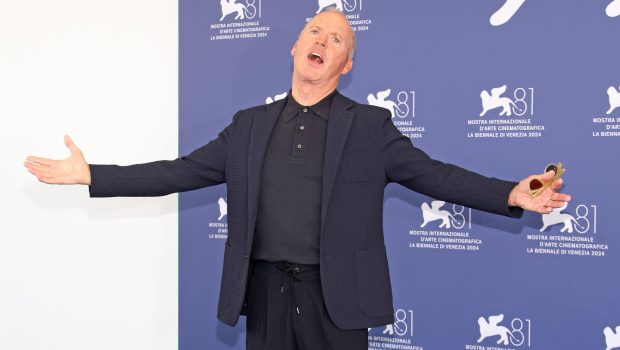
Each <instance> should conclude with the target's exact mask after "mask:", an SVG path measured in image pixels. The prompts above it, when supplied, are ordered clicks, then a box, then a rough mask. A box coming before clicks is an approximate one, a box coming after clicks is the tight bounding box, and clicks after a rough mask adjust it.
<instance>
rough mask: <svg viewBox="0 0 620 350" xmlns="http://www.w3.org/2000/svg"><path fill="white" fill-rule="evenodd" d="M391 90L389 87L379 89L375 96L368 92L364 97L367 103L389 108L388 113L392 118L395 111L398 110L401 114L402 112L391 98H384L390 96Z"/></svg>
mask: <svg viewBox="0 0 620 350" xmlns="http://www.w3.org/2000/svg"><path fill="white" fill-rule="evenodd" d="M391 91H392V90H390V89H387V90H383V91H379V92H377V97H375V95H373V94H368V97H366V99H367V100H368V104H369V105H373V106H377V107H383V108H385V109H387V110H389V111H390V113H391V114H392V118H394V115H395V112H396V111H398V113H399V114H401V115H402V114H403V111H401V110H400V108H398V105H397V104H396V102H394V101H392V100H386V98H387V97H388V96H390V92H391Z"/></svg>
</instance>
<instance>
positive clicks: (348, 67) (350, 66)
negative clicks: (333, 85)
mask: <svg viewBox="0 0 620 350" xmlns="http://www.w3.org/2000/svg"><path fill="white" fill-rule="evenodd" d="M351 69H353V59H351V58H349V60H348V61H347V63H346V64H345V65H344V68H342V71H340V75H345V74H347V73H349V72H350V71H351Z"/></svg>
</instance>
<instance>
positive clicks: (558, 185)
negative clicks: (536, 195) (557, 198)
mask: <svg viewBox="0 0 620 350" xmlns="http://www.w3.org/2000/svg"><path fill="white" fill-rule="evenodd" d="M563 184H564V180H562V178H559V179H557V180H555V181H553V183H552V184H551V189H552V190H554V191H557V190H559V189H560V188H561V187H562V185H563Z"/></svg>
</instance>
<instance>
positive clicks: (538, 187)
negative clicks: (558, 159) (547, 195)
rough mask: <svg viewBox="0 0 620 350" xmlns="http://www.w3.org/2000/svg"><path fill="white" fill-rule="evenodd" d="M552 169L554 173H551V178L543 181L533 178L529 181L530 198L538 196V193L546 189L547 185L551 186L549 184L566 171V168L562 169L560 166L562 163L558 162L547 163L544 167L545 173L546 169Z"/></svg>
mask: <svg viewBox="0 0 620 350" xmlns="http://www.w3.org/2000/svg"><path fill="white" fill-rule="evenodd" d="M551 170H553V171H554V172H555V175H553V177H552V178H551V180H549V181H547V182H545V183H543V182H542V181H541V180H539V179H533V180H531V181H530V196H532V198H534V197H536V196H538V195H539V194H541V193H542V192H543V191H544V190H546V189H547V187H549V186H551V184H552V183H553V182H554V181H555V180H557V179H559V178H560V177H562V174H564V173H565V172H566V169H564V168H563V167H562V163H558V164H549V165H547V166H546V167H545V173H546V172H548V171H551Z"/></svg>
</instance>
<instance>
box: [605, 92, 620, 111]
mask: <svg viewBox="0 0 620 350" xmlns="http://www.w3.org/2000/svg"><path fill="white" fill-rule="evenodd" d="M607 95H609V110H608V111H607V114H611V112H613V110H614V109H616V108H618V107H620V88H619V89H618V91H616V88H614V87H613V86H610V87H609V89H607Z"/></svg>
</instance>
